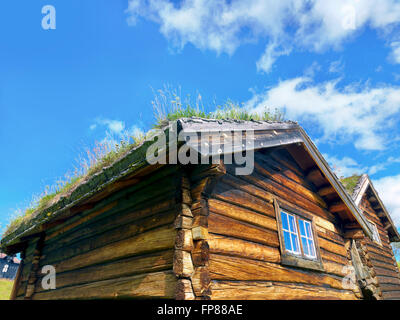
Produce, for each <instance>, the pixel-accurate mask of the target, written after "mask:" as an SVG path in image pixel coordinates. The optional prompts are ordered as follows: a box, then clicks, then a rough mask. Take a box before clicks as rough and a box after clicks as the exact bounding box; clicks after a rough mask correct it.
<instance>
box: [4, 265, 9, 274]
mask: <svg viewBox="0 0 400 320" xmlns="http://www.w3.org/2000/svg"><path fill="white" fill-rule="evenodd" d="M8 267H9V266H8V264H5V265H4V267H3V271H2V272H3V273H5V272H7V271H8Z"/></svg>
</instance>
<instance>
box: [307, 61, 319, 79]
mask: <svg viewBox="0 0 400 320" xmlns="http://www.w3.org/2000/svg"><path fill="white" fill-rule="evenodd" d="M320 71H321V65H320V64H319V63H318V62H316V61H314V62H313V63H312V64H311V65H310V66H309V67H308V68H306V70H304V75H305V76H306V77H308V78H314V76H315V74H317V73H318V72H320Z"/></svg>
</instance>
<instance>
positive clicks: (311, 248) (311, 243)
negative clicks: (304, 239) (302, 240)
mask: <svg viewBox="0 0 400 320" xmlns="http://www.w3.org/2000/svg"><path fill="white" fill-rule="evenodd" d="M308 244H309V246H310V256H312V257H316V256H317V255H316V254H315V248H314V243H313V241H312V240H308Z"/></svg>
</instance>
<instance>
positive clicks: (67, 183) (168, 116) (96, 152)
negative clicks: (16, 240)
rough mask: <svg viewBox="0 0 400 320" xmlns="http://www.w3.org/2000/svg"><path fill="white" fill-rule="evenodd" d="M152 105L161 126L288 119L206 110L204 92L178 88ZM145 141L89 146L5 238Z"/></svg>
mask: <svg viewBox="0 0 400 320" xmlns="http://www.w3.org/2000/svg"><path fill="white" fill-rule="evenodd" d="M152 106H153V110H154V117H155V123H154V124H153V126H152V127H153V128H161V127H164V126H165V125H167V124H168V122H169V121H174V120H178V119H180V118H190V117H199V118H206V119H234V120H264V121H282V120H283V118H284V117H283V114H282V113H281V112H280V111H279V110H277V109H275V110H274V111H271V110H270V109H268V108H264V109H262V110H261V111H258V112H253V111H251V110H248V109H246V108H245V107H244V106H240V104H239V103H235V102H233V101H231V100H227V101H226V102H225V103H224V104H223V105H214V106H212V109H213V110H214V111H210V112H205V111H204V105H203V103H202V100H201V96H200V95H198V96H197V98H196V99H195V100H194V101H193V99H191V98H190V96H188V97H186V98H185V99H184V100H182V98H181V95H180V94H179V93H177V91H173V90H170V89H169V88H164V90H158V91H157V92H156V93H155V97H154V100H153V101H152ZM144 140H145V134H144V133H143V132H138V133H136V134H135V135H133V136H132V135H131V136H126V137H124V138H123V139H122V140H121V141H120V142H118V143H115V141H113V140H112V141H110V140H106V141H103V142H100V143H99V142H97V143H96V144H95V146H94V147H93V148H92V149H87V150H86V152H85V154H84V155H82V156H81V157H80V161H79V168H77V169H76V170H75V173H74V174H72V175H66V177H65V179H62V180H61V181H58V182H57V183H56V184H55V185H53V186H51V187H49V186H48V187H46V190H45V191H44V192H43V193H42V194H41V195H40V196H38V197H36V199H34V201H32V203H31V205H30V206H29V207H28V208H26V209H25V210H20V211H19V212H16V213H14V217H13V218H12V219H11V221H10V223H9V224H8V226H7V227H6V230H5V232H4V234H3V237H4V236H6V235H9V234H11V233H12V232H13V231H15V230H16V229H17V228H18V227H19V226H20V225H21V224H23V223H25V222H27V221H29V220H30V219H31V218H32V217H34V216H36V214H38V213H40V212H41V211H43V210H44V209H45V208H47V207H49V206H51V205H52V204H54V203H56V202H57V201H58V199H60V197H65V196H68V195H69V194H71V193H72V191H73V190H75V188H76V187H77V186H78V185H79V184H81V183H83V182H84V181H86V180H88V178H89V177H91V176H93V175H94V174H96V173H98V172H100V171H101V170H102V169H103V168H105V167H108V166H110V165H112V164H113V163H115V162H116V161H118V160H119V159H121V158H123V157H124V156H125V155H126V154H127V153H128V152H129V151H131V150H132V149H133V148H135V147H136V146H138V145H139V144H140V143H142V142H143V141H144Z"/></svg>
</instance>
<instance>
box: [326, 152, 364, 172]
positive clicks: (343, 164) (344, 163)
mask: <svg viewBox="0 0 400 320" xmlns="http://www.w3.org/2000/svg"><path fill="white" fill-rule="evenodd" d="M323 156H324V158H325V160H326V161H327V162H328V163H329V165H330V167H331V168H332V169H333V171H334V172H335V173H336V175H337V176H338V177H349V176H352V175H353V174H362V173H364V172H366V168H365V167H361V166H360V164H359V163H357V161H355V160H354V159H352V158H350V157H343V158H342V159H339V158H337V157H335V156H330V155H328V154H323Z"/></svg>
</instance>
